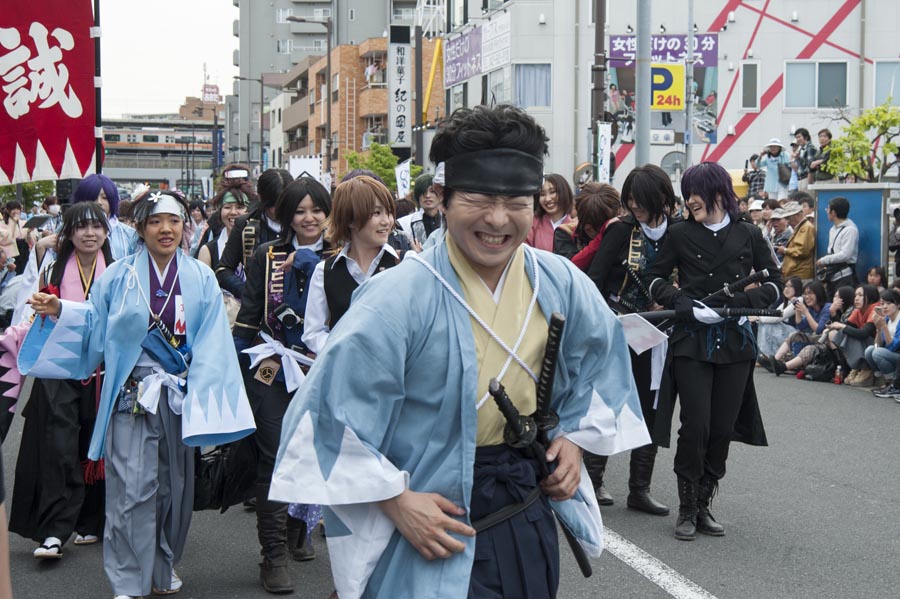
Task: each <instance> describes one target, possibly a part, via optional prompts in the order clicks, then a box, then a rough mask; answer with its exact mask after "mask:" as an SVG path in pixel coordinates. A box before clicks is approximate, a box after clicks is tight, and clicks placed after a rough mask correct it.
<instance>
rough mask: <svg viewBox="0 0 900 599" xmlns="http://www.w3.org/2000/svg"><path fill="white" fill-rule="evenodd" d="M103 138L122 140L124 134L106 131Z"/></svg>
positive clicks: (106, 139)
mask: <svg viewBox="0 0 900 599" xmlns="http://www.w3.org/2000/svg"><path fill="white" fill-rule="evenodd" d="M103 139H104V140H105V141H122V136H121V135H119V134H118V133H104V134H103Z"/></svg>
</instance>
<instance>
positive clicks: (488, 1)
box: [481, 0, 506, 10]
mask: <svg viewBox="0 0 900 599" xmlns="http://www.w3.org/2000/svg"><path fill="white" fill-rule="evenodd" d="M504 4H506V0H481V8H482V9H483V10H494V9H495V8H500V7H501V6H503V5H504Z"/></svg>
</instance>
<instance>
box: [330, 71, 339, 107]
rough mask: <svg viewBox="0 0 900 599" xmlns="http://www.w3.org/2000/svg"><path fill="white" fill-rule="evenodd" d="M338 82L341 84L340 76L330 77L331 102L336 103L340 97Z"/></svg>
mask: <svg viewBox="0 0 900 599" xmlns="http://www.w3.org/2000/svg"><path fill="white" fill-rule="evenodd" d="M340 82H341V76H340V74H336V75H333V76H332V77H331V101H332V102H337V100H338V97H339V95H340V94H338V90H339V89H340Z"/></svg>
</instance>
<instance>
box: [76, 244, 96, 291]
mask: <svg viewBox="0 0 900 599" xmlns="http://www.w3.org/2000/svg"><path fill="white" fill-rule="evenodd" d="M75 263H76V264H77V265H78V276H80V277H81V286H82V288H83V289H84V299H87V296H88V291H89V290H90V289H91V284H93V282H94V273H95V272H97V254H94V262H93V263H92V264H91V276H90V277H86V276H84V270H83V269H82V268H81V260H80V259H79V258H78V256H77V255H76V256H75Z"/></svg>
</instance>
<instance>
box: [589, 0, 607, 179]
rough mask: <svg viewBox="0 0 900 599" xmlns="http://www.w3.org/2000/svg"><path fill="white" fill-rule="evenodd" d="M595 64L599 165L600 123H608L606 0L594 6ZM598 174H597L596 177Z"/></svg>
mask: <svg viewBox="0 0 900 599" xmlns="http://www.w3.org/2000/svg"><path fill="white" fill-rule="evenodd" d="M594 21H595V23H594V64H593V66H591V81H592V83H593V87H592V89H591V131H592V132H593V135H592V136H591V139H592V143H591V147H592V148H593V156H592V158H593V159H592V160H591V163H592V164H594V165H597V164H599V161H600V156H599V151H600V150H599V145H600V144H599V143H598V134H599V132H598V127H597V125H598V123H600V122H601V121H606V118H605V116H606V68H607V67H606V0H596V3H595V5H594ZM595 168H596V166H595ZM596 175H597V173H595V176H596Z"/></svg>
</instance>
